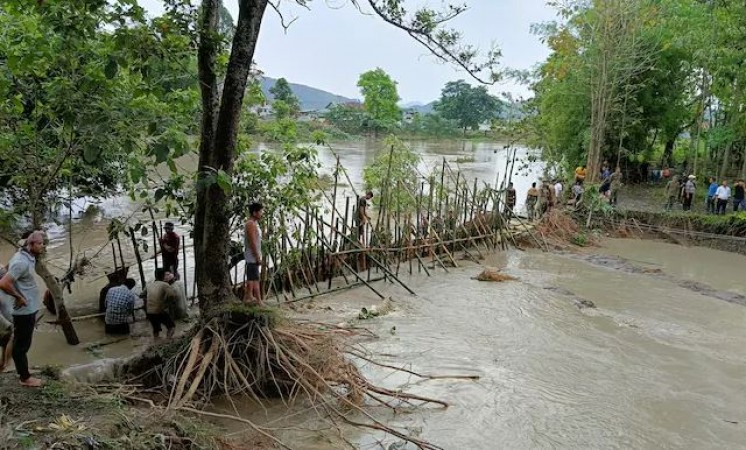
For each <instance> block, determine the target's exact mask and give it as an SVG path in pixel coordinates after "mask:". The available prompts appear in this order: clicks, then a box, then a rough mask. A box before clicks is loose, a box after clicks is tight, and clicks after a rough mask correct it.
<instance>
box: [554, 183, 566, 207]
mask: <svg viewBox="0 0 746 450" xmlns="http://www.w3.org/2000/svg"><path fill="white" fill-rule="evenodd" d="M563 190H564V188H563V187H562V182H561V181H560V180H557V182H556V183H555V184H554V195H555V197H557V203H558V204H562V191H563Z"/></svg>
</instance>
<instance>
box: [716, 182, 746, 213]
mask: <svg viewBox="0 0 746 450" xmlns="http://www.w3.org/2000/svg"><path fill="white" fill-rule="evenodd" d="M744 194H746V183H744V180H734V182H733V188H732V189H731V187H730V186H728V180H722V181H721V182H720V184H718V182H717V181H716V180H715V178H714V177H710V186H709V187H708V188H707V201H706V206H707V212H709V213H711V214H719V215H723V214H725V213H726V212H727V211H728V203H732V205H733V212H738V211H746V199H744V197H745V195H744Z"/></svg>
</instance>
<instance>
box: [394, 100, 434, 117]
mask: <svg viewBox="0 0 746 450" xmlns="http://www.w3.org/2000/svg"><path fill="white" fill-rule="evenodd" d="M434 107H435V102H434V101H433V102H430V103H428V104H426V105H423V104H422V103H419V102H410V103H405V104H404V105H401V108H402V109H405V110H408V111H414V112H417V113H420V114H430V113H432V112H433V111H435V109H434Z"/></svg>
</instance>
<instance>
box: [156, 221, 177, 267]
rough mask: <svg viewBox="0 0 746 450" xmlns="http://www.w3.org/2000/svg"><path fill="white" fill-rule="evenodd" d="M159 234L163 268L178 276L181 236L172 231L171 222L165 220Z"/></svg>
mask: <svg viewBox="0 0 746 450" xmlns="http://www.w3.org/2000/svg"><path fill="white" fill-rule="evenodd" d="M163 229H164V233H163V236H161V255H162V257H163V268H164V269H166V270H167V271H169V272H171V273H172V274H174V276H175V277H177V278H178V276H179V244H180V243H181V238H180V237H179V235H178V234H176V233H175V232H174V224H173V222H166V225H165V226H164V227H163Z"/></svg>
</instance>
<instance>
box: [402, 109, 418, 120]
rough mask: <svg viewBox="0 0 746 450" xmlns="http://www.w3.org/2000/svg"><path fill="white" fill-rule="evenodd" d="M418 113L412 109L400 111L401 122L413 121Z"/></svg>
mask: <svg viewBox="0 0 746 450" xmlns="http://www.w3.org/2000/svg"><path fill="white" fill-rule="evenodd" d="M419 114H420V113H419V112H417V111H415V110H414V109H405V110H404V111H402V118H401V120H402V123H412V122H414V119H415V118H416V117H417V116H418V115H419Z"/></svg>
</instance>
